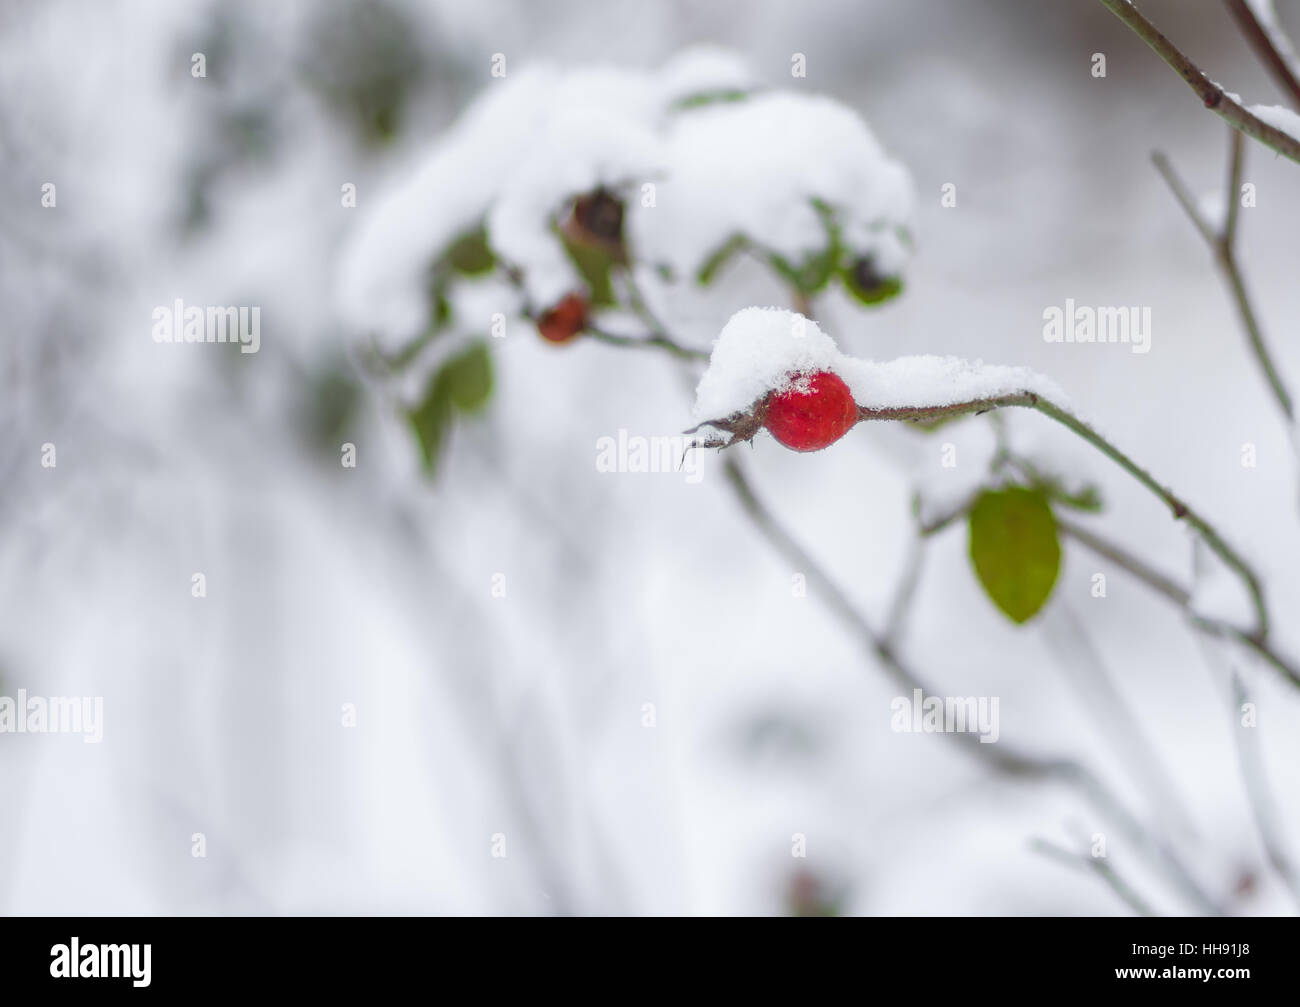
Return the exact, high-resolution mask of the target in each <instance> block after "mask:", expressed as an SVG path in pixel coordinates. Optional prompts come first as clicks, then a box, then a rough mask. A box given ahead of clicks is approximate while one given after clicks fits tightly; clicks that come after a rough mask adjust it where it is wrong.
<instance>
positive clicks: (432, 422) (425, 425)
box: [406, 379, 451, 473]
mask: <svg viewBox="0 0 1300 1007" xmlns="http://www.w3.org/2000/svg"><path fill="white" fill-rule="evenodd" d="M406 418H407V421H408V422H409V423H410V424H411V429H413V430H414V431H415V438H416V441H417V442H418V443H419V445H420V455H421V456H422V457H423V459H424V468H425V471H427V472H429V473H432V472H433V471H434V469H435V468H436V467H437V465H438V455H439V454H441V453H442V446H443V444H444V443H445V441H446V440H447V432H448V431H449V430H450V429H451V402H449V401H448V400H447V398H446V397H445V396H443V395H440V394H439V391H438V382H437V379H435V380H434V381H433V383H432V384H431V385H430V388H429V392H428V393H427V394H426V395H425V397H424V401H422V402H421V403H420V404H419V405H418V406H416V407H415V408H414V409H412V410H410V411H408V412H407V414H406Z"/></svg>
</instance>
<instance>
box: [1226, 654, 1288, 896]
mask: <svg viewBox="0 0 1300 1007" xmlns="http://www.w3.org/2000/svg"><path fill="white" fill-rule="evenodd" d="M1232 696H1233V702H1234V706H1235V709H1234V711H1233V715H1234V717H1235V716H1236V715H1237V714H1238V713H1239V712H1240V710H1241V708H1242V706H1243V705H1244V704H1245V703H1247V702H1248V701H1249V697H1248V696H1247V695H1246V687H1245V685H1244V684H1243V683H1242V681H1241V676H1240V675H1238V674H1237V670H1236V669H1235V668H1234V669H1232ZM1232 737H1233V741H1234V742H1235V743H1236V746H1237V764H1238V765H1239V766H1240V768H1241V778H1242V780H1243V781H1245V784H1246V797H1247V799H1248V800H1249V802H1250V810H1251V813H1252V814H1253V815H1254V818H1255V828H1256V829H1257V830H1258V831H1259V838H1260V842H1261V843H1263V845H1264V853H1265V855H1266V856H1267V857H1268V862H1269V863H1270V864H1271V865H1272V866H1273V870H1275V871H1276V872H1277V876H1278V877H1279V878H1281V879H1282V883H1283V884H1284V885H1286V887H1287V890H1288V891H1289V892H1290V893H1291V897H1292V898H1293V899H1294V900H1295V903H1296V905H1297V906H1300V878H1298V877H1297V876H1296V869H1295V864H1294V863H1292V861H1291V857H1290V855H1289V854H1288V853H1287V851H1286V849H1285V847H1284V845H1283V843H1282V839H1281V837H1280V836H1279V835H1278V827H1277V816H1276V815H1275V814H1274V812H1273V799H1272V795H1271V794H1270V793H1269V789H1268V783H1267V780H1266V778H1265V774H1264V760H1263V759H1262V758H1261V757H1260V754H1259V743H1258V741H1257V740H1256V737H1255V729H1254V728H1244V727H1242V726H1241V725H1240V724H1236V725H1234V729H1233V733H1232Z"/></svg>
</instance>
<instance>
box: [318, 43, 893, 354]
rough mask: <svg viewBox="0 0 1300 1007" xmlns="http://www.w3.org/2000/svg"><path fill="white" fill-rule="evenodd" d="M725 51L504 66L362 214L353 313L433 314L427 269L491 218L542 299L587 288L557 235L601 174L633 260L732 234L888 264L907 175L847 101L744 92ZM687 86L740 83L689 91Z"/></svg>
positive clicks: (352, 267) (679, 260)
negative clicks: (631, 62) (653, 63)
mask: <svg viewBox="0 0 1300 1007" xmlns="http://www.w3.org/2000/svg"><path fill="white" fill-rule="evenodd" d="M753 91H754V80H753V75H752V74H751V73H750V71H749V69H748V68H747V67H746V66H745V64H744V63H743V62H742V61H741V60H739V59H738V58H737V57H735V56H734V55H732V54H730V53H728V52H726V51H725V50H721V49H717V48H709V47H701V48H696V49H691V50H687V51H686V52H684V53H682V54H680V55H679V56H678V57H676V58H675V59H673V60H672V61H670V62H669V63H667V64H666V65H665V66H663V67H662V68H660V69H658V70H656V71H643V70H635V69H628V68H622V67H594V68H584V69H574V70H571V69H560V68H554V67H545V66H539V67H532V68H527V69H523V70H517V71H516V70H512V71H511V73H510V76H509V77H507V78H502V79H499V80H493V81H492V82H491V83H490V84H489V85H488V86H487V88H486V89H485V93H484V94H483V95H482V96H481V97H480V98H479V100H477V101H475V102H474V103H473V104H472V105H471V106H470V107H469V108H468V109H467V110H466V111H465V113H464V114H463V115H462V116H461V117H460V119H459V120H457V122H456V124H455V125H454V126H453V127H452V129H451V130H449V131H448V132H447V133H446V134H445V135H444V136H443V137H442V138H440V139H439V140H438V141H437V142H436V143H435V144H433V146H432V147H431V148H430V149H429V150H427V151H426V152H424V153H423V154H422V155H421V156H420V157H419V158H418V159H417V162H416V163H415V164H414V165H411V166H408V168H407V169H406V171H405V172H404V173H403V174H400V175H399V176H398V177H396V178H395V180H394V182H393V183H392V185H391V186H390V187H389V188H387V189H386V190H385V191H381V192H378V193H375V194H371V193H369V192H361V193H359V194H358V210H357V212H358V215H359V216H360V217H361V219H360V221H359V222H358V227H357V229H356V231H355V232H354V234H353V236H352V240H351V242H350V243H349V245H348V246H347V247H346V249H345V251H344V255H343V257H342V269H341V274H340V279H339V285H338V288H339V289H338V297H339V300H340V308H341V311H342V314H343V317H344V319H345V321H347V322H348V324H349V325H350V326H352V327H353V328H354V329H356V330H357V331H360V332H364V333H368V334H371V335H373V336H375V337H377V339H378V341H379V342H380V344H381V345H382V346H384V347H385V348H388V349H396V348H398V347H400V346H402V345H403V344H405V343H406V342H408V341H409V340H410V339H412V338H414V337H415V336H417V335H418V334H419V333H420V332H421V331H423V329H424V328H425V326H426V324H427V321H428V316H429V307H430V305H429V298H430V292H429V289H428V288H429V284H428V277H429V269H430V266H431V265H432V264H433V263H434V262H435V261H436V259H437V257H438V256H439V255H440V254H441V253H443V252H444V251H445V250H446V249H448V248H449V247H450V246H451V245H452V244H453V242H455V240H456V239H457V238H459V237H460V236H462V235H464V234H466V233H468V232H471V231H474V230H477V229H478V228H479V227H485V228H486V233H487V238H488V242H489V245H490V246H491V248H492V251H493V252H494V253H495V254H496V255H497V256H498V258H499V259H500V260H502V262H503V263H504V264H505V265H508V266H511V267H514V268H515V270H516V271H517V275H518V276H520V277H521V279H522V283H523V285H524V288H525V293H526V295H527V299H528V301H529V302H530V306H531V307H532V308H533V309H534V310H544V309H545V308H549V307H551V306H553V305H554V304H555V303H556V302H557V301H558V300H559V299H560V298H561V297H563V296H564V295H565V294H567V293H570V292H572V291H574V290H580V289H581V279H580V277H579V276H578V274H577V272H576V269H575V268H574V266H573V264H572V263H571V262H570V260H569V257H568V255H567V254H566V252H565V250H564V247H563V244H562V242H561V240H560V238H559V237H558V235H557V234H556V225H557V224H558V223H559V222H560V220H561V218H562V215H563V214H564V213H565V212H566V210H567V207H568V206H569V205H570V204H571V201H572V200H573V199H574V198H575V197H577V196H580V195H583V194H585V193H588V192H591V191H592V190H594V189H596V188H597V187H604V188H606V189H609V190H610V191H612V192H614V193H616V194H618V195H620V196H621V197H622V198H623V202H624V229H625V233H626V235H627V238H628V241H629V245H630V249H631V252H632V256H633V258H634V260H635V261H637V262H639V263H642V264H644V265H648V266H660V265H663V266H668V267H669V268H670V269H671V270H672V272H673V275H674V276H676V277H677V279H678V280H683V281H686V280H693V279H694V277H695V276H696V275H697V274H698V272H699V269H700V267H701V266H702V265H703V264H704V263H705V262H706V261H707V260H708V259H709V257H710V256H711V255H713V254H714V253H715V252H717V251H718V250H719V248H720V247H722V246H724V245H726V244H727V243H728V242H729V241H731V240H732V239H733V238H736V237H738V236H739V237H742V238H744V239H745V240H746V241H747V242H748V243H749V244H750V246H751V247H753V248H754V249H755V250H756V251H759V252H761V253H764V254H768V255H777V256H780V257H782V259H783V260H784V261H785V262H787V263H789V264H790V265H791V266H793V267H796V268H797V267H798V266H799V264H800V263H801V262H802V261H803V260H804V259H805V258H806V257H808V256H812V255H816V254H818V253H822V252H824V251H825V250H826V249H827V247H828V245H829V243H830V237H829V235H828V219H829V220H830V222H831V224H830V226H832V227H833V228H834V229H835V230H836V232H837V234H838V238H839V241H840V242H841V245H842V246H843V251H844V255H845V256H846V257H850V261H851V258H852V257H857V256H864V255H871V256H873V257H874V259H875V265H876V268H877V269H880V270H884V271H885V272H887V273H889V274H891V275H893V274H897V273H898V272H899V271H900V270H901V268H902V266H903V263H904V260H905V258H906V250H905V248H904V244H903V241H902V240H901V239H900V234H901V233H902V231H903V230H904V228H905V226H906V223H907V221H908V219H909V217H910V214H911V206H912V188H911V182H910V179H909V177H908V175H907V173H906V172H905V171H904V169H903V168H902V167H901V166H900V165H899V164H897V163H896V162H894V161H892V160H890V159H889V158H888V157H887V156H886V155H885V153H884V151H883V150H882V148H881V146H880V144H879V143H878V142H877V141H876V139H875V137H874V136H873V135H872V134H871V131H870V130H869V129H868V128H867V126H866V125H865V124H864V123H863V122H862V120H861V119H860V118H859V117H858V116H857V115H856V114H855V113H854V112H852V111H851V110H850V109H848V108H845V107H844V106H842V105H840V104H838V103H836V102H834V101H832V100H830V99H829V98H824V97H817V96H809V95H803V94H789V93H753ZM691 98H706V99H707V98H732V99H735V100H718V101H706V102H705V103H703V104H692V103H690V101H689V99H691Z"/></svg>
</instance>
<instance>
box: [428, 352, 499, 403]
mask: <svg viewBox="0 0 1300 1007" xmlns="http://www.w3.org/2000/svg"><path fill="white" fill-rule="evenodd" d="M434 384H435V386H437V385H441V386H442V387H441V389H440V390H441V393H442V395H443V396H444V397H445V398H446V399H447V401H448V402H450V403H451V404H452V405H453V406H455V407H456V408H457V409H458V410H460V411H461V412H463V413H475V412H478V411H479V410H480V409H482V408H483V407H484V406H485V405H487V401H488V398H489V397H490V396H491V394H492V354H491V353H489V352H488V348H487V344H486V343H475V344H474V345H473V346H471V347H470V348H469V349H468V350H466V351H465V352H463V353H461V354H458V355H457V356H454V357H452V358H451V359H450V360H448V361H447V362H446V363H445V364H443V365H442V369H441V370H439V372H438V376H437V377H436V378H435V379H434ZM437 390H439V389H435V391H437Z"/></svg>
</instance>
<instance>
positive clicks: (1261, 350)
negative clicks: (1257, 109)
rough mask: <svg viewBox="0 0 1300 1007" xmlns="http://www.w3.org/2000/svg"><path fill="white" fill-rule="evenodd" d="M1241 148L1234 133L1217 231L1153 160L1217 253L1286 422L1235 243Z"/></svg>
mask: <svg viewBox="0 0 1300 1007" xmlns="http://www.w3.org/2000/svg"><path fill="white" fill-rule="evenodd" d="M1242 146H1243V144H1242V141H1241V134H1240V133H1237V132H1233V133H1232V147H1231V155H1230V159H1229V167H1228V204H1227V216H1226V218H1225V220H1224V223H1223V226H1222V229H1221V230H1216V229H1215V228H1214V227H1213V226H1212V225H1211V223H1210V222H1209V221H1207V220H1206V219H1205V217H1204V215H1202V213H1201V212H1200V210H1198V209H1197V207H1196V204H1195V203H1194V202H1193V200H1192V198H1191V196H1190V194H1189V193H1188V191H1187V186H1186V185H1184V184H1183V181H1182V179H1181V178H1179V177H1178V173H1177V172H1176V171H1175V170H1174V167H1173V165H1172V164H1170V163H1169V158H1167V157H1166V156H1165V155H1164V154H1163V153H1161V152H1160V151H1156V152H1155V153H1153V154H1152V155H1151V160H1152V162H1153V163H1154V164H1155V166H1156V170H1157V171H1158V172H1160V175H1161V177H1162V178H1163V179H1164V180H1165V182H1166V183H1167V184H1168V186H1169V188H1170V190H1171V191H1172V192H1173V194H1174V198H1175V199H1177V200H1178V203H1179V205H1180V206H1182V208H1183V211H1184V212H1185V213H1186V214H1187V216H1188V217H1189V218H1191V221H1192V223H1193V224H1194V225H1195V226H1196V229H1197V230H1198V231H1199V232H1200V233H1201V237H1202V238H1204V239H1205V243H1206V244H1207V245H1208V246H1209V247H1210V251H1211V252H1213V253H1214V261H1215V263H1216V264H1217V265H1218V267H1219V271H1220V272H1221V273H1222V274H1223V278H1224V280H1226V281H1227V284H1228V286H1229V288H1230V289H1231V291H1232V299H1233V303H1234V304H1236V306H1237V313H1238V314H1239V315H1240V316H1241V324H1242V327H1243V328H1244V329H1245V330H1246V338H1247V340H1248V341H1249V342H1250V349H1251V352H1252V353H1253V354H1254V356H1255V360H1256V362H1257V363H1258V364H1259V366H1260V369H1261V370H1262V371H1263V372H1264V378H1265V380H1266V381H1267V382H1268V385H1269V388H1270V390H1271V391H1272V392H1273V398H1274V399H1275V400H1276V401H1277V404H1278V408H1280V409H1281V410H1282V413H1283V414H1284V415H1285V416H1286V418H1287V420H1288V421H1291V420H1293V419H1294V406H1293V404H1292V400H1291V393H1290V392H1289V391H1288V390H1287V387H1286V383H1285V382H1284V381H1283V380H1282V375H1281V372H1280V371H1279V370H1278V366H1277V364H1276V362H1275V361H1274V359H1273V354H1272V353H1270V352H1269V349H1268V345H1267V343H1266V342H1265V341H1264V333H1263V330H1262V329H1261V328H1260V324H1259V319H1258V317H1257V316H1256V314H1255V308H1254V306H1253V305H1252V303H1251V300H1250V295H1249V294H1248V293H1247V292H1246V282H1245V280H1244V279H1243V277H1242V275H1241V269H1240V268H1239V267H1238V265H1237V255H1236V249H1235V242H1236V235H1237V218H1238V208H1239V206H1240V200H1241V192H1240V190H1241V165H1242Z"/></svg>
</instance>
